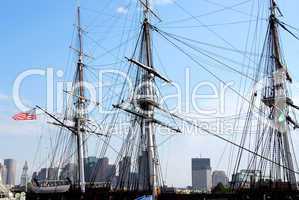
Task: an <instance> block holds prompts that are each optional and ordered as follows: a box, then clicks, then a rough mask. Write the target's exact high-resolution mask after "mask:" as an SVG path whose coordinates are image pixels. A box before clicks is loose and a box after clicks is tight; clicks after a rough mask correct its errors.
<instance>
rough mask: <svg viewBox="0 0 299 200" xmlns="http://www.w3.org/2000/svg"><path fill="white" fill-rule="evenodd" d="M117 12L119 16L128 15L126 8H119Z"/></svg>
mask: <svg viewBox="0 0 299 200" xmlns="http://www.w3.org/2000/svg"><path fill="white" fill-rule="evenodd" d="M116 12H117V13H119V14H127V13H128V8H127V7H125V6H119V7H118V8H117V9H116Z"/></svg>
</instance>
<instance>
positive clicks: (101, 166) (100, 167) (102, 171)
mask: <svg viewBox="0 0 299 200" xmlns="http://www.w3.org/2000/svg"><path fill="white" fill-rule="evenodd" d="M108 167H109V159H108V158H106V157H104V158H99V160H98V163H97V166H96V169H95V170H94V171H95V179H96V182H105V181H106V177H107V171H108Z"/></svg>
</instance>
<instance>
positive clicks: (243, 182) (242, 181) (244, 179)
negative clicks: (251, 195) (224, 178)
mask: <svg viewBox="0 0 299 200" xmlns="http://www.w3.org/2000/svg"><path fill="white" fill-rule="evenodd" d="M260 175H261V173H260V171H259V170H247V169H242V170H240V172H238V173H236V174H233V175H232V184H233V187H234V188H239V187H242V188H250V185H251V184H253V183H255V182H257V181H259V177H260Z"/></svg>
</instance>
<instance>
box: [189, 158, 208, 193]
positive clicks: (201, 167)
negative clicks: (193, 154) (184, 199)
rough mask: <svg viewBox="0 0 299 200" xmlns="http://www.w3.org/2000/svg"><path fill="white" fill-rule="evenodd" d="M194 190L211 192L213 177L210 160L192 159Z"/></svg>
mask: <svg viewBox="0 0 299 200" xmlns="http://www.w3.org/2000/svg"><path fill="white" fill-rule="evenodd" d="M192 188H193V189H195V190H201V191H206V192H207V191H211V188H212V175H211V163H210V159H209V158H192Z"/></svg>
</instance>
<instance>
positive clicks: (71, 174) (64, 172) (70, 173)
mask: <svg viewBox="0 0 299 200" xmlns="http://www.w3.org/2000/svg"><path fill="white" fill-rule="evenodd" d="M78 177H79V176H78V166H77V165H76V164H73V163H68V164H66V165H65V166H64V167H63V168H62V169H61V172H60V176H59V179H60V180H70V181H71V182H72V183H74V182H75V181H77V180H78Z"/></svg>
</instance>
